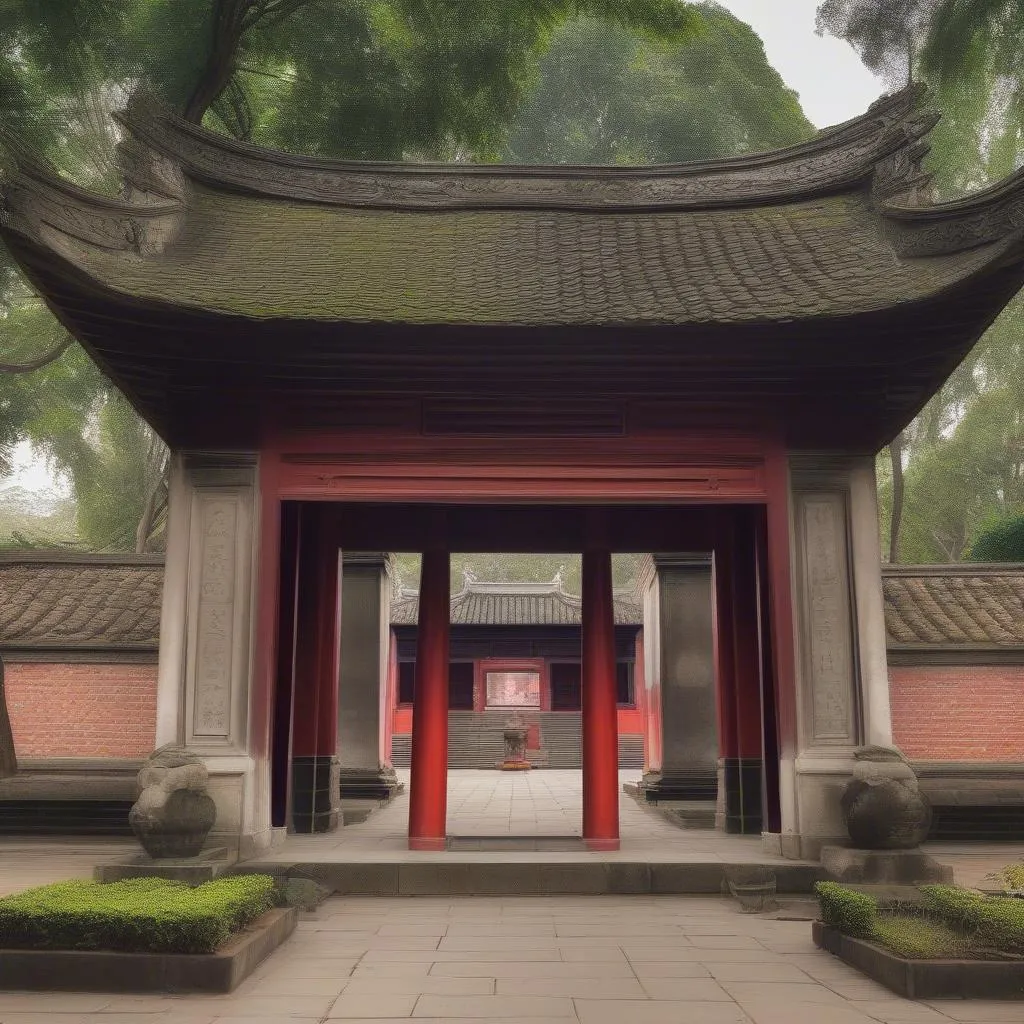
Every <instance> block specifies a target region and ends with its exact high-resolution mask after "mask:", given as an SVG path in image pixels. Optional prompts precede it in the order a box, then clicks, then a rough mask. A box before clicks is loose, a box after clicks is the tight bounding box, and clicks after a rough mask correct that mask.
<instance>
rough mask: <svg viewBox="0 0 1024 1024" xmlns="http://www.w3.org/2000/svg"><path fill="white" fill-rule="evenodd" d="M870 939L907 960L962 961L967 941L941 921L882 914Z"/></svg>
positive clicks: (905, 915)
mask: <svg viewBox="0 0 1024 1024" xmlns="http://www.w3.org/2000/svg"><path fill="white" fill-rule="evenodd" d="M872 938H873V939H874V940H875V941H876V942H880V943H881V944H882V945H883V946H885V947H886V948H887V949H890V950H892V952H893V953H895V954H896V955H897V956H902V957H905V958H906V959H907V960H929V959H933V960H934V959H962V958H963V957H965V956H967V955H968V953H967V941H966V939H965V938H964V936H963V935H962V934H961V933H959V932H957V931H954V930H953V929H952V928H950V927H949V925H947V924H944V923H943V922H942V921H933V920H930V919H929V918H926V917H920V916H919V915H916V914H883V915H882V916H880V917H879V918H878V921H877V922H876V923H875V931H874V935H873V936H872Z"/></svg>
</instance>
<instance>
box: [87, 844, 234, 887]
mask: <svg viewBox="0 0 1024 1024" xmlns="http://www.w3.org/2000/svg"><path fill="white" fill-rule="evenodd" d="M234 863H235V857H234V856H233V855H231V854H230V852H229V851H228V850H226V849H225V848H224V847H223V846H217V847H213V848H212V849H209V850H203V852H202V853H201V854H200V855H199V856H198V857H179V858H173V857H161V858H154V857H148V856H146V854H144V853H141V854H139V855H138V856H135V857H124V858H122V859H121V860H115V861H111V862H110V863H109V864H97V865H96V867H95V868H94V869H93V873H92V874H93V878H95V879H96V881H97V882H120V881H122V880H124V879H125V878H169V879H170V880H171V881H173V882H188V884H189V885H202V884H203V882H212V881H213V880H214V879H215V878H218V877H220V876H221V875H222V874H224V872H225V871H227V869H228V868H230V867H231V866H232V865H233V864H234Z"/></svg>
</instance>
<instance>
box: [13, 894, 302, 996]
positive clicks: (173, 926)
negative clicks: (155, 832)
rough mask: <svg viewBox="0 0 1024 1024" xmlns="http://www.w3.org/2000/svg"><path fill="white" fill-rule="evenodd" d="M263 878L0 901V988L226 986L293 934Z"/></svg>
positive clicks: (292, 916)
mask: <svg viewBox="0 0 1024 1024" xmlns="http://www.w3.org/2000/svg"><path fill="white" fill-rule="evenodd" d="M274 899H275V897H274V882H273V879H271V878H270V877H269V876H267V875H237V876H233V877H230V878H220V879H217V880H216V881H213V882H208V883H206V884H205V885H200V886H196V887H195V888H193V887H191V886H189V885H186V884H184V883H182V882H172V881H168V880H167V879H159V878H136V879H130V880H127V881H123V882H112V883H109V884H102V883H97V882H86V881H74V882H59V883H57V884H56V885H46V886H42V887H41V888H38V889H30V890H28V891H27V892H22V893H18V894H16V895H14V896H8V897H6V898H5V899H0V936H2V941H3V948H0V989H22V990H26V989H44V990H46V989H50V990H52V989H64V990H75V991H92V992H152V991H176V992H230V991H231V990H232V989H233V988H235V987H236V986H237V985H238V984H239V982H241V981H242V979H243V978H245V977H246V976H247V975H248V974H250V973H251V972H252V971H253V969H254V968H255V967H256V966H257V964H259V963H260V962H261V961H262V960H264V959H266V957H267V956H269V955H270V953H272V952H273V950H274V949H276V948H277V946H279V945H280V944H281V943H282V942H284V940H285V939H287V938H288V936H289V935H291V933H292V932H293V931H294V930H295V924H296V918H297V912H296V911H295V910H294V909H293V908H284V909H274Z"/></svg>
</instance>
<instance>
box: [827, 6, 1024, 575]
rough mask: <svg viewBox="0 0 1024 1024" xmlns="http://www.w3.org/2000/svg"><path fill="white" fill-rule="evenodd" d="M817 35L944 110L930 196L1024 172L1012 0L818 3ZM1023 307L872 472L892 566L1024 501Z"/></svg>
mask: <svg viewBox="0 0 1024 1024" xmlns="http://www.w3.org/2000/svg"><path fill="white" fill-rule="evenodd" d="M818 24H819V28H820V29H821V30H822V31H827V32H831V33H833V34H835V35H838V36H841V37H843V38H845V39H847V40H849V41H850V42H851V43H852V44H853V45H854V46H855V47H856V48H857V49H858V51H859V52H860V54H861V56H862V57H863V58H864V61H865V63H866V64H867V65H868V66H869V67H871V68H873V69H875V70H876V71H879V72H880V73H882V74H884V75H885V76H886V77H887V78H888V80H889V81H890V83H891V84H892V85H900V84H903V83H905V82H906V80H907V79H908V77H910V78H913V79H915V80H919V81H923V82H925V83H926V84H927V85H928V86H929V87H930V89H931V90H932V92H933V94H934V99H933V102H935V103H936V104H937V105H938V106H939V108H940V109H941V110H942V113H943V119H942V121H941V122H940V123H939V125H938V127H937V128H936V129H935V131H934V132H933V133H932V137H931V144H932V150H931V153H930V154H929V157H928V163H927V166H928V169H929V170H930V171H931V172H932V173H933V174H934V176H935V183H936V192H937V196H938V198H940V199H944V198H952V197H956V196H959V195H962V194H964V193H966V192H971V191H975V190H977V189H979V188H982V187H984V186H986V185H988V184H990V183H991V182H993V181H996V180H999V179H1001V178H1004V177H1006V176H1007V175H1009V174H1011V173H1013V172H1014V171H1015V170H1016V169H1017V168H1019V167H1020V166H1021V164H1022V163H1024V134H1022V133H1024V6H1022V5H1021V4H1019V3H1017V2H1011V0H825V2H824V3H823V4H822V5H821V6H820V7H819V10H818ZM1022 376H1024V296H1018V297H1017V298H1016V299H1015V300H1014V301H1013V302H1011V303H1010V305H1009V306H1008V308H1007V309H1006V311H1005V312H1004V313H1003V314H1002V316H1000V317H999V319H998V320H997V321H996V322H995V323H994V324H993V325H992V327H991V328H990V329H989V331H988V332H987V333H986V334H985V336H984V337H983V338H982V339H981V341H980V342H979V344H978V345H977V346H976V347H975V349H974V350H973V351H972V352H971V353H970V355H969V356H968V357H967V359H966V360H965V361H964V363H963V364H962V365H961V366H960V367H959V368H958V369H957V370H956V371H955V372H954V373H953V374H952V376H951V377H950V378H949V380H948V381H947V382H946V384H945V385H944V386H943V387H942V389H941V390H940V391H939V392H938V394H937V395H936V396H935V397H934V398H933V399H932V401H931V402H929V403H928V405H927V406H926V407H925V409H924V410H923V412H922V413H921V415H920V416H919V417H918V418H917V419H916V420H915V421H914V423H912V424H911V425H910V426H909V427H908V428H907V429H906V430H905V431H904V432H903V433H902V434H901V435H900V436H899V437H898V438H897V439H896V440H895V442H894V443H893V445H892V446H891V448H890V451H889V453H888V457H887V458H886V459H885V461H884V462H881V463H880V478H881V487H880V495H881V498H882V512H883V516H882V518H883V528H884V529H885V531H886V532H887V533H888V535H889V544H888V548H889V551H890V557H891V558H893V559H894V560H901V561H925V562H944V561H956V560H959V559H961V558H964V557H965V556H966V555H967V553H968V552H969V551H973V550H974V549H973V546H972V545H973V544H975V543H976V541H975V538H976V537H979V536H980V533H979V531H981V530H982V529H983V524H985V523H987V522H989V521H991V520H992V519H993V518H996V519H998V518H999V517H1001V516H1003V515H1005V514H1007V513H1008V512H1009V511H1010V510H1011V509H1013V508H1014V507H1015V506H1016V505H1018V504H1019V503H1020V502H1021V501H1022V500H1024V495H1022V473H1024V427H1022V423H1021V410H1022V409H1024V382H1022Z"/></svg>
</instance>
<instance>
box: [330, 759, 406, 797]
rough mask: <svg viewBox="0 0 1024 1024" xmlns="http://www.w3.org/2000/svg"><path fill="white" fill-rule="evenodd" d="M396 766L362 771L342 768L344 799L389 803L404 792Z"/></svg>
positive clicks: (341, 790) (342, 792) (341, 787)
mask: <svg viewBox="0 0 1024 1024" xmlns="http://www.w3.org/2000/svg"><path fill="white" fill-rule="evenodd" d="M402 789H403V786H402V783H401V782H399V781H398V776H397V775H396V774H395V769H394V768H385V767H381V768H378V769H367V770H365V771H360V770H358V769H352V768H342V769H341V781H340V793H341V799H342V800H376V801H377V802H383V803H388V802H389V801H390V800H392V799H393V798H394V797H395V796H397V795H398V794H399V793H401V792H402Z"/></svg>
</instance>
